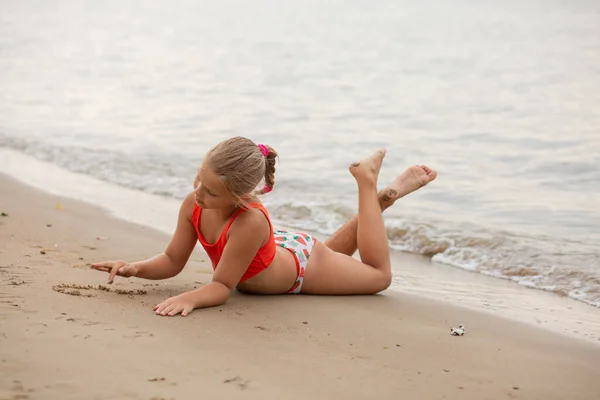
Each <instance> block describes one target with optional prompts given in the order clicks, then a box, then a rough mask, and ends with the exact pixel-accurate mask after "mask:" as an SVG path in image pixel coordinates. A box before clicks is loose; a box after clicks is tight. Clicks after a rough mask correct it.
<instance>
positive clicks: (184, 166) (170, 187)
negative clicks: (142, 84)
mask: <svg viewBox="0 0 600 400" xmlns="http://www.w3.org/2000/svg"><path fill="white" fill-rule="evenodd" d="M0 146H4V147H8V148H11V149H13V150H17V151H20V152H22V153H25V154H28V155H30V156H33V157H35V158H37V159H39V160H42V161H48V162H51V163H53V164H56V165H58V166H61V167H63V168H65V169H68V170H70V171H73V172H78V173H83V174H87V175H91V176H93V177H95V178H98V179H100V180H103V181H106V182H110V183H113V184H117V185H120V186H124V187H128V188H132V189H137V190H141V191H144V192H147V193H150V194H157V195H161V196H166V197H173V198H181V197H183V196H184V195H185V194H186V193H188V191H189V190H190V189H191V181H192V177H193V174H194V173H195V171H196V168H197V165H196V162H197V160H191V159H189V160H188V159H186V158H185V157H183V156H177V155H173V154H160V155H159V154H125V153H122V152H118V151H113V150H111V151H108V150H98V149H91V148H84V147H64V146H58V145H52V144H49V143H47V142H44V141H39V140H35V139H31V138H19V137H11V136H8V135H6V134H3V133H2V132H0ZM187 177H189V179H186V178H187ZM303 187H305V185H304V184H299V185H294V182H286V181H285V180H280V181H278V188H279V189H280V190H279V191H278V194H273V195H269V196H267V197H266V198H265V203H266V205H267V207H268V209H269V212H270V214H271V216H272V218H273V220H274V222H275V223H277V224H281V225H285V226H288V227H290V228H298V229H305V230H310V231H314V232H318V233H321V234H324V235H330V234H332V233H333V232H335V231H336V230H337V229H338V228H339V227H340V226H341V225H342V224H344V223H345V222H347V221H348V220H349V219H350V218H351V217H352V215H353V214H354V213H355V209H354V208H352V207H349V206H348V205H347V204H345V203H344V201H342V200H336V201H332V200H330V198H327V197H325V196H322V197H318V195H316V194H315V193H312V194H311V193H305V192H303V191H302V190H301V189H302V188H303ZM317 192H318V191H317ZM307 197H308V200H306V201H304V202H303V201H297V200H294V201H290V200H289V199H298V198H303V199H306V198H307ZM386 227H387V233H388V238H389V242H390V247H391V248H392V249H393V250H396V251H402V252H410V253H416V254H422V255H424V256H427V257H429V258H430V259H431V260H432V261H434V262H436V263H441V264H445V265H449V266H452V267H457V268H461V269H465V270H468V271H472V272H476V273H481V274H484V275H489V276H493V277H496V278H501V279H507V280H511V281H514V282H517V283H519V284H521V285H523V286H527V287H530V288H536V289H541V290H547V291H551V292H554V293H557V294H559V295H563V296H568V297H571V298H573V299H576V300H579V301H582V302H585V303H587V304H590V305H593V306H596V307H600V252H599V250H598V247H597V245H596V244H595V243H584V242H581V241H575V240H566V239H557V238H553V237H545V236H532V235H523V234H518V233H515V232H508V231H497V230H492V229H487V228H484V227H481V226H477V225H474V224H465V223H458V222H456V221H454V222H451V221H434V220H431V219H426V218H425V219H424V218H420V219H418V220H417V219H414V218H410V217H402V218H400V217H397V216H390V215H388V216H386Z"/></svg>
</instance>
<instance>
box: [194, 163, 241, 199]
mask: <svg viewBox="0 0 600 400" xmlns="http://www.w3.org/2000/svg"><path fill="white" fill-rule="evenodd" d="M194 194H195V195H196V204H198V206H199V207H200V208H204V209H209V208H228V207H232V206H234V205H235V201H234V200H233V198H232V197H231V194H230V193H229V191H228V190H227V188H226V187H225V184H224V183H223V181H222V180H221V178H220V177H219V176H218V175H217V174H215V173H214V171H213V170H212V169H211V168H210V167H208V166H207V165H205V164H202V166H201V167H200V169H199V170H198V174H197V175H196V178H195V179H194Z"/></svg>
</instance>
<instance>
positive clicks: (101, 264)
mask: <svg viewBox="0 0 600 400" xmlns="http://www.w3.org/2000/svg"><path fill="white" fill-rule="evenodd" d="M114 263H115V262H114V261H102V262H97V263H92V268H96V267H112V266H113V265H114Z"/></svg>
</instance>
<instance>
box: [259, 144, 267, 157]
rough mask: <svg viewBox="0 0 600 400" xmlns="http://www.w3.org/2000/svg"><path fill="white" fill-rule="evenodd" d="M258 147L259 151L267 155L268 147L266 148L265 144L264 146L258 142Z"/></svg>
mask: <svg viewBox="0 0 600 400" xmlns="http://www.w3.org/2000/svg"><path fill="white" fill-rule="evenodd" d="M258 148H259V149H260V151H262V153H263V155H264V156H265V157H268V156H269V149H268V148H267V146H265V145H264V144H259V145H258Z"/></svg>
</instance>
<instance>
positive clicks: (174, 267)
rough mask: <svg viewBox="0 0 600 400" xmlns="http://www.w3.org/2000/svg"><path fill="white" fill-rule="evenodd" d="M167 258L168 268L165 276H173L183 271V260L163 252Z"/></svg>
mask: <svg viewBox="0 0 600 400" xmlns="http://www.w3.org/2000/svg"><path fill="white" fill-rule="evenodd" d="M165 256H167V259H168V260H169V268H168V269H167V271H165V272H166V276H165V278H166V279H168V278H173V277H175V276H177V275H179V274H180V273H181V271H183V267H185V261H183V262H182V261H180V260H176V259H174V258H173V257H171V256H169V254H167V253H165Z"/></svg>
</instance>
